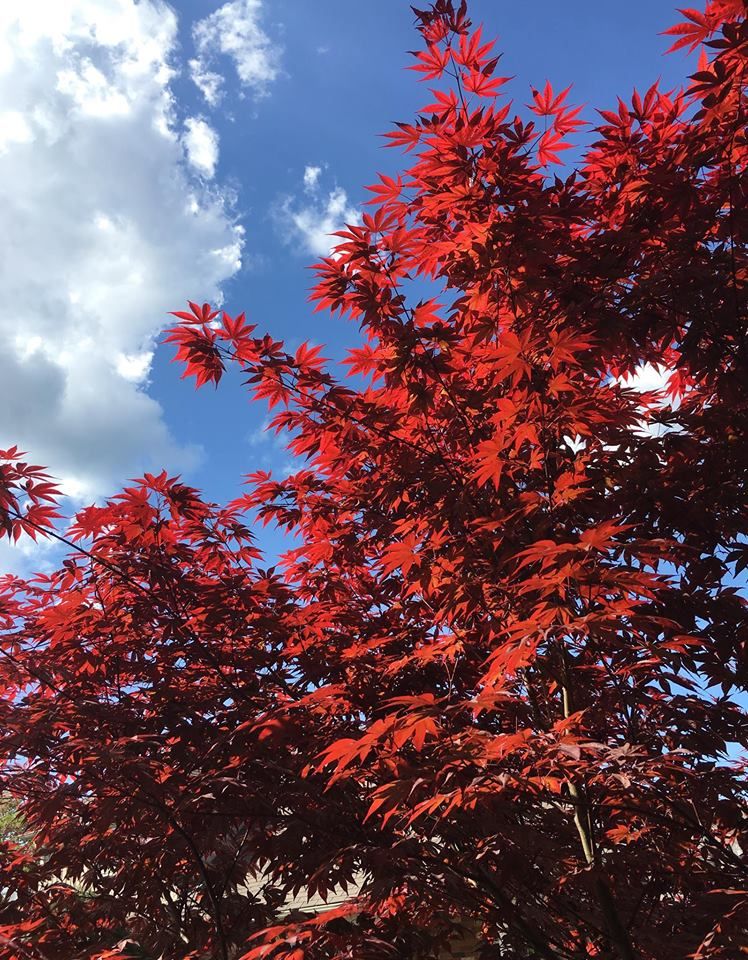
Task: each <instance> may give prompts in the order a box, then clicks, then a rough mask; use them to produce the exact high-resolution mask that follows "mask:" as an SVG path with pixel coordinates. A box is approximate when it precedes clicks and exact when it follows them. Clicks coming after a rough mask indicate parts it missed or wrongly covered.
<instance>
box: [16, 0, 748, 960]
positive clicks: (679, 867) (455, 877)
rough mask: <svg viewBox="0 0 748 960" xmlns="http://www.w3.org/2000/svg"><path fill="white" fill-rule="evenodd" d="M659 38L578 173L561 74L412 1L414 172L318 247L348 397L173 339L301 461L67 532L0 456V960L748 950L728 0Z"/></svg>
mask: <svg viewBox="0 0 748 960" xmlns="http://www.w3.org/2000/svg"><path fill="white" fill-rule="evenodd" d="M683 16H684V18H685V19H684V20H683V21H682V22H681V23H679V24H677V25H676V26H675V27H673V28H672V29H671V31H669V32H670V34H671V35H672V39H673V48H674V49H677V48H681V47H689V48H692V49H697V48H698V49H699V50H700V52H701V58H700V61H699V66H698V70H697V72H696V73H695V74H694V75H693V76H692V77H691V78H689V81H688V83H687V84H686V85H685V87H684V89H683V90H676V91H665V90H661V89H659V87H658V86H657V85H655V86H653V87H651V88H650V89H648V90H646V91H634V93H633V95H632V96H631V97H628V98H627V99H626V100H624V99H621V100H619V102H618V104H617V106H616V107H615V109H613V110H601V111H600V120H599V124H598V126H597V127H596V128H595V130H594V136H593V137H592V138H589V137H588V139H589V140H590V143H589V145H588V146H587V147H586V148H585V150H584V152H583V153H582V154H581V155H580V158H579V160H578V162H577V163H576V164H575V165H574V167H573V169H569V168H568V167H563V166H561V164H560V160H561V158H562V156H563V153H562V152H563V151H564V150H565V149H567V148H569V147H570V146H571V142H572V140H574V136H575V133H576V135H577V139H579V137H580V136H582V133H581V128H582V126H583V124H582V119H581V116H580V109H579V108H577V107H574V106H571V105H569V103H568V98H569V91H568V90H563V91H555V90H553V89H552V88H551V87H550V85H549V84H545V86H544V87H543V88H542V89H539V90H536V91H534V94H533V99H532V102H531V103H530V104H529V105H528V106H527V107H526V108H525V107H524V106H522V105H515V104H513V103H512V102H510V101H509V100H508V99H506V97H505V96H504V94H503V88H504V85H505V82H506V78H505V77H502V76H500V75H499V73H498V72H497V71H498V70H499V65H500V60H499V57H498V55H497V54H496V53H495V51H494V48H493V44H492V43H490V42H488V41H487V40H486V39H485V38H483V37H482V35H481V31H480V29H479V28H477V27H476V26H475V25H474V24H472V23H471V21H470V19H469V15H468V10H467V8H466V5H465V4H464V3H462V4H457V3H453V2H452V0H437V2H435V3H433V4H432V5H431V6H430V7H429V8H428V9H426V10H416V11H415V17H416V27H417V29H418V32H419V33H420V37H421V47H420V49H419V50H418V51H417V52H416V53H415V55H414V56H415V61H414V65H413V69H414V70H415V71H416V72H417V74H418V76H419V78H420V79H422V80H425V81H427V83H428V84H429V85H430V86H434V85H435V89H433V90H431V92H430V94H429V96H430V102H429V103H428V104H426V105H425V106H424V107H423V108H422V109H421V110H420V111H419V113H418V115H417V116H416V117H415V118H413V119H412V120H411V122H408V123H405V122H403V123H398V124H397V126H396V128H395V129H394V131H393V132H391V133H389V134H387V137H388V140H389V143H390V144H391V146H393V147H396V148H404V150H405V152H406V154H408V155H409V159H408V161H407V163H408V164H409V165H408V166H407V168H406V169H404V171H403V173H402V175H401V176H398V177H397V178H392V177H389V176H381V177H379V179H378V182H377V183H375V184H374V185H372V186H371V187H370V188H369V190H370V192H371V194H372V197H371V200H370V201H369V207H368V212H367V213H365V214H364V216H363V218H362V222H361V223H360V224H358V225H352V226H349V227H347V228H346V229H345V230H344V231H342V232H341V233H340V235H339V243H338V245H337V247H336V249H335V252H334V253H333V254H332V255H331V256H329V257H327V258H324V259H323V260H321V261H320V263H319V264H318V265H317V267H316V271H317V280H316V285H315V288H314V291H313V300H314V302H315V305H316V309H318V310H327V311H332V312H334V313H339V314H340V315H341V316H347V317H349V318H350V319H352V320H353V321H354V322H356V323H357V324H358V325H359V326H360V330H361V339H360V345H359V346H358V347H356V348H355V349H353V350H351V351H350V354H349V357H348V360H347V367H348V375H347V376H340V375H339V372H338V371H337V370H336V369H335V368H334V367H333V366H331V365H329V364H328V363H327V362H326V361H325V360H324V359H323V358H322V356H321V350H320V349H319V348H318V347H316V346H312V345H310V344H308V343H307V344H304V345H302V346H301V347H300V348H299V349H298V350H297V351H296V352H295V353H293V354H292V353H289V352H288V351H287V350H286V348H285V347H284V345H283V344H282V343H280V342H277V341H275V340H274V339H273V338H272V337H271V336H269V335H261V334H258V332H257V331H256V330H255V328H254V327H253V326H252V325H250V324H248V323H247V321H246V319H245V316H244V314H240V315H239V316H236V317H233V316H230V315H229V314H228V313H225V312H220V311H217V310H215V309H213V308H212V307H211V306H210V305H209V304H203V305H202V306H201V305H198V304H196V303H190V305H189V310H188V311H184V312H182V311H179V312H177V313H176V317H177V320H178V323H177V325H176V326H174V327H173V328H172V329H171V330H170V331H169V333H168V336H167V338H166V339H167V340H168V341H169V342H171V343H172V344H175V345H176V351H177V352H176V357H177V360H178V361H179V362H180V363H182V364H183V365H184V372H185V375H192V376H194V377H195V378H196V382H197V384H198V385H202V384H205V383H216V384H217V383H218V381H219V380H220V378H221V376H222V374H223V372H224V370H226V369H227V368H228V367H238V369H239V370H240V371H241V373H242V375H243V377H244V379H245V380H246V384H247V388H248V390H249V391H250V393H251V395H252V397H253V398H254V400H255V401H256V402H258V403H267V404H268V405H269V407H270V408H272V409H273V420H272V429H275V430H277V431H278V432H279V433H281V434H282V435H284V436H285V437H286V439H287V443H288V447H289V449H290V450H291V451H292V453H293V454H295V455H296V457H297V458H298V464H299V468H298V469H296V470H295V472H293V473H292V474H291V475H290V476H288V477H285V478H281V479H276V478H274V477H272V476H271V475H269V474H267V473H262V472H258V473H254V474H251V475H250V476H249V478H248V481H247V486H246V490H245V492H243V493H242V494H241V496H239V497H238V498H237V499H235V500H234V501H233V502H231V503H229V504H227V505H225V506H218V505H214V504H210V503H206V502H205V501H204V500H203V499H202V498H201V496H200V494H199V493H198V492H197V491H196V490H193V489H191V488H190V487H188V486H186V485H185V484H184V483H183V482H182V481H181V480H180V479H179V478H174V477H169V476H167V475H166V474H165V473H164V474H161V475H150V474H149V475H146V476H145V477H144V478H142V479H141V480H139V481H137V482H134V483H133V484H132V485H131V486H129V487H128V488H126V489H125V490H124V491H123V492H122V493H120V494H118V495H116V496H114V497H112V498H111V499H110V500H109V501H108V502H106V503H104V504H100V505H93V506H90V507H88V508H86V509H84V510H82V511H80V512H79V513H78V514H77V515H76V516H75V517H74V518H73V520H72V522H71V525H70V527H69V528H68V529H67V530H66V531H65V532H64V533H61V532H60V530H61V529H62V528H60V527H59V526H54V524H55V523H56V522H57V511H56V509H55V501H56V500H57V498H58V497H57V491H56V489H55V487H54V485H53V484H51V483H50V481H49V480H48V478H47V477H46V475H45V472H44V471H43V470H42V469H41V468H38V467H34V466H29V465H28V464H27V463H25V461H24V460H23V455H22V454H20V453H19V452H18V451H17V450H15V449H12V450H7V451H3V453H2V463H3V466H2V475H1V479H2V483H1V484H0V509H2V511H3V518H4V522H5V526H4V532H6V533H7V534H8V535H9V536H16V537H17V536H20V535H21V534H22V533H29V534H32V535H36V534H37V533H39V534H46V535H52V536H57V537H58V538H59V537H62V538H63V539H64V540H66V542H67V543H68V545H69V547H70V552H69V556H68V558H67V559H66V560H65V561H64V563H63V564H62V566H61V567H60V569H59V570H56V571H55V572H52V573H48V574H44V575H38V576H36V577H34V578H32V579H29V580H21V579H19V578H17V577H13V576H6V577H4V578H3V579H2V580H0V628H1V630H2V632H1V634H0V653H2V657H0V680H1V681H2V685H3V697H2V700H0V744H1V745H2V756H3V760H2V766H1V767H0V791H2V794H3V795H4V796H5V797H6V798H8V800H9V801H10V802H12V803H13V805H14V806H13V810H14V811H17V817H18V818H20V819H19V820H18V823H19V824H22V827H21V826H17V827H14V829H13V830H10V831H5V833H4V835H3V837H2V838H0V843H2V846H3V859H2V862H1V863H0V870H1V871H2V881H1V882H0V957H2V958H3V960H11V958H19V960H20V958H34V960H73V958H81V960H84V958H85V960H94V958H101V960H103V958H120V957H143V958H151V960H155V958H157V957H159V958H161V957H163V958H164V960H183V958H188V957H189V958H194V960H228V958H239V957H246V958H247V960H264V958H267V960H303V958H309V960H317V958H319V960H322V958H324V960H342V958H372V960H374V958H376V960H385V958H400V957H406V958H416V957H418V958H429V957H434V958H436V957H441V956H445V955H447V951H448V950H449V949H451V950H453V951H458V952H459V951H460V950H461V949H469V950H470V951H471V954H472V955H473V956H476V957H481V958H484V960H489V958H497V960H498V958H502V960H504V958H506V960H515V958H516V960H529V958H544V960H577V958H579V960H581V958H584V957H596V958H609V960H686V958H693V960H707V958H715V960H716V958H721V960H736V958H737V957H738V956H742V955H743V954H744V953H745V950H746V943H748V863H746V859H745V850H746V847H747V846H748V843H747V841H746V823H747V816H748V809H747V807H746V780H745V763H744V761H743V760H740V759H737V758H738V756H739V753H740V751H741V750H746V749H748V728H746V714H745V709H744V704H745V702H746V701H745V694H746V691H747V690H748V656H747V653H748V651H747V645H748V608H747V605H746V597H745V591H744V590H743V582H744V579H743V578H744V570H745V568H746V567H747V566H748V539H747V535H748V513H747V510H746V503H747V501H746V494H747V492H748V445H747V444H746V434H747V433H748V345H747V344H748V337H747V336H746V333H747V331H746V311H745V279H746V262H745V256H744V251H745V228H746V215H745V209H746V207H745V193H746V178H745V165H746V156H747V151H746V146H747V145H746V126H745V120H744V110H745V104H744V100H745V73H746V58H745V54H746V25H745V4H744V3H743V2H742V0H709V2H708V3H707V4H706V7H705V9H703V10H686V11H683ZM647 379H649V380H650V381H651V382H652V383H651V384H649V385H648V383H647ZM258 523H274V524H277V525H279V526H280V527H281V528H283V529H285V530H288V531H289V532H290V533H292V534H293V535H294V539H293V544H292V546H291V547H290V549H289V550H288V551H287V553H286V554H285V556H284V558H283V561H282V563H280V564H279V565H276V566H273V567H268V566H267V563H266V561H264V560H263V557H262V554H261V552H260V551H259V549H258V548H257V544H256V537H255V535H254V533H253V527H254V525H255V524H258ZM741 698H742V699H741ZM13 816H14V817H15V816H16V813H14V815H13ZM13 822H14V823H16V821H15V820H13ZM313 898H317V899H321V900H322V901H325V900H327V899H329V900H330V904H328V908H327V909H322V910H312V909H307V910H305V909H304V903H305V901H307V900H310V899H313Z"/></svg>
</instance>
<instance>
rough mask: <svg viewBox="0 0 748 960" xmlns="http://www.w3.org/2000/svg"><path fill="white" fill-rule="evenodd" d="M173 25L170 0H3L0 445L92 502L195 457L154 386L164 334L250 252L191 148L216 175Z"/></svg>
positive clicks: (215, 295)
mask: <svg viewBox="0 0 748 960" xmlns="http://www.w3.org/2000/svg"><path fill="white" fill-rule="evenodd" d="M176 29H177V23H176V17H175V14H174V13H173V11H172V10H171V8H170V7H168V6H167V5H166V4H164V3H162V2H161V0H12V2H9V0H6V2H4V3H0V208H1V209H2V211H3V231H2V234H1V235H0V288H1V289H2V291H3V303H4V308H3V310H2V311H1V312H0V447H3V446H9V445H11V444H14V443H18V444H19V446H20V447H21V448H22V449H24V450H27V451H29V455H30V456H31V458H32V459H33V461H34V462H37V463H45V464H48V465H49V467H50V469H51V471H52V472H53V473H54V474H55V475H57V476H58V477H61V478H62V479H63V482H64V485H65V488H66V490H67V491H68V492H69V493H70V494H71V495H73V496H75V497H76V498H80V499H91V498H94V497H97V496H100V495H103V494H106V493H107V492H110V491H112V490H113V489H115V488H116V487H118V486H119V485H120V484H121V483H122V481H123V480H125V479H126V478H128V477H130V476H133V475H134V473H136V472H137V471H140V470H143V469H154V468H158V467H160V466H161V465H163V466H166V467H167V468H169V469H173V470H181V469H185V468H188V467H189V466H190V465H191V464H193V463H194V462H195V461H196V458H197V457H199V450H197V449H196V448H194V447H190V446H184V445H182V444H180V443H178V442H177V441H176V440H175V439H174V438H173V437H172V436H171V434H170V432H169V430H168V428H167V426H166V424H165V423H164V419H163V411H162V409H161V407H160V406H159V404H158V403H157V402H156V400H154V399H153V398H152V397H151V396H149V395H148V393H147V392H146V390H147V385H148V376H149V372H150V365H151V360H152V356H153V354H152V350H153V343H154V338H155V337H156V336H157V334H158V332H159V330H160V328H161V327H162V326H163V325H164V324H165V323H167V322H168V317H167V316H166V314H167V311H169V310H172V309H175V308H179V307H180V306H181V305H182V304H183V303H184V301H185V299H186V298H187V297H188V296H189V297H191V298H192V299H200V300H203V299H205V300H217V299H219V298H220V289H221V285H222V284H223V282H224V281H225V280H227V279H228V278H229V277H231V276H232V275H233V274H234V273H235V272H236V271H237V270H238V268H239V265H240V256H241V248H242V230H241V228H240V227H238V226H237V225H236V224H235V223H234V221H233V218H232V215H231V210H230V209H229V204H228V201H227V200H226V199H225V195H223V194H222V193H221V192H220V190H219V189H218V188H216V187H213V188H211V190H209V191H208V190H206V189H205V187H204V186H203V185H202V181H201V179H200V178H199V177H196V176H195V175H194V174H193V173H192V168H191V166H190V164H188V162H187V158H186V156H185V149H187V150H188V151H189V159H190V160H191V163H192V164H194V165H195V166H197V167H200V166H201V167H202V170H201V172H202V173H203V174H204V175H208V174H209V172H210V171H211V170H212V166H213V165H214V162H215V161H214V153H211V147H210V146H206V144H207V143H208V142H210V143H213V141H210V138H209V137H204V142H203V143H202V144H201V149H202V152H201V151H200V150H198V149H197V145H196V143H194V142H193V143H192V144H191V145H190V143H189V141H188V140H187V139H186V140H185V142H184V143H183V142H182V140H180V136H179V131H178V128H177V122H176V118H175V106H174V102H173V98H172V92H171V87H170V84H171V80H172V78H173V75H174V71H173V68H172V65H171V62H172V61H171V58H172V56H173V55H174V51H175V49H176ZM206 126H207V125H206ZM208 130H209V128H208ZM193 133H194V128H193ZM206 133H207V131H205V130H202V129H201V128H198V141H199V137H200V135H201V134H206ZM189 136H190V129H189V128H188V131H187V134H186V137H189ZM213 147H217V145H216V144H215V143H213Z"/></svg>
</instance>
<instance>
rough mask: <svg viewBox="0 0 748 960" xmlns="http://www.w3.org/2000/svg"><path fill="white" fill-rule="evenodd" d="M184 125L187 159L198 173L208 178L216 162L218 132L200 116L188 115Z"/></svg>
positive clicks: (214, 170)
mask: <svg viewBox="0 0 748 960" xmlns="http://www.w3.org/2000/svg"><path fill="white" fill-rule="evenodd" d="M184 127H185V134H184V146H185V149H186V150H187V159H188V160H189V162H190V163H191V164H192V166H193V167H194V168H195V170H197V172H198V173H201V174H202V175H203V176H204V177H206V178H207V179H210V178H211V177H213V176H214V174H215V172H216V164H217V163H218V134H217V133H216V131H215V130H214V129H213V128H212V127H211V126H210V124H209V123H206V121H205V120H203V119H202V118H201V117H188V118H187V120H185V122H184Z"/></svg>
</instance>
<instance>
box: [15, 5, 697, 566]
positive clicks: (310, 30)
mask: <svg viewBox="0 0 748 960" xmlns="http://www.w3.org/2000/svg"><path fill="white" fill-rule="evenodd" d="M424 4H425V0H424ZM424 4H422V5H424ZM471 11H472V16H473V19H474V20H475V21H479V22H483V23H484V25H485V33H486V36H490V37H493V36H496V35H498V36H499V38H500V40H499V49H500V50H502V51H503V52H504V60H503V64H502V66H503V69H502V71H501V72H502V73H503V74H509V75H513V76H514V77H515V79H514V80H513V82H512V84H511V85H510V87H509V88H508V89H509V95H511V96H513V97H514V98H515V99H516V101H517V103H518V104H524V103H526V102H527V101H528V99H529V97H530V92H529V91H530V85H531V84H532V85H534V86H542V84H543V83H544V82H545V80H546V79H548V80H550V81H551V83H552V84H553V86H554V88H561V87H563V86H566V85H567V84H569V83H573V85H574V86H573V89H572V94H571V96H570V100H574V101H575V102H577V103H586V104H587V108H586V111H587V112H586V117H587V118H588V119H593V120H594V116H595V115H594V109H593V108H594V107H595V106H599V107H607V106H610V105H612V104H614V103H615V97H616V95H617V94H619V93H620V94H624V95H628V94H630V92H631V89H632V87H633V86H634V85H637V86H638V87H639V88H640V89H646V87H647V86H649V84H650V83H652V82H653V81H654V80H656V79H658V78H660V79H661V80H662V82H663V84H664V85H665V86H673V85H677V84H678V83H679V82H682V80H683V79H684V77H685V76H686V74H687V73H688V72H692V70H691V65H690V64H689V63H688V62H687V61H686V58H685V57H684V55H683V54H681V53H679V54H675V55H673V56H669V57H664V56H663V53H664V51H665V49H666V48H667V46H668V42H667V40H666V38H664V37H662V36H658V34H659V33H660V32H661V31H662V30H664V29H665V28H666V27H668V26H669V25H670V24H672V23H673V22H675V21H676V20H677V19H678V14H677V13H676V11H675V9H674V4H672V3H671V2H670V0H631V2H629V3H628V4H627V5H626V6H625V9H622V8H621V6H620V5H619V4H612V3H600V2H593V0H574V2H573V3H564V4H560V3H558V2H557V0H535V2H534V3H533V4H516V3H512V4H510V3H508V2H500V0H494V2H491V0H473V2H472V3H471ZM415 46H417V37H416V34H415V31H414V29H413V17H412V13H411V11H410V7H409V5H408V3H406V2H401V0H379V2H378V3H363V2H351V0H348V2H343V0H316V2H313V3H312V2H309V0H228V2H221V0H179V2H176V0H175V2H172V3H171V4H166V3H163V2H160V0H139V2H136V0H5V2H4V3H3V4H2V5H1V6H0V62H2V64H3V66H2V68H1V69H0V206H2V208H3V209H4V210H5V211H6V214H5V228H6V229H5V231H4V236H3V237H2V238H0V244H1V245H2V249H1V250H0V283H2V285H3V289H4V292H5V298H4V299H5V303H6V309H5V311H4V316H0V341H2V348H3V349H2V350H1V351H0V446H4V445H10V444H12V443H19V444H20V445H21V446H22V447H23V448H24V449H27V450H28V451H29V453H30V454H31V455H32V457H33V459H34V460H35V461H36V462H43V463H48V464H49V465H50V468H51V469H52V471H53V472H54V473H56V474H57V475H58V476H60V477H62V479H63V481H64V484H65V488H66V490H67V491H68V492H69V493H70V494H71V501H70V503H71V507H72V506H74V505H75V504H76V503H82V502H85V501H90V500H91V499H93V498H96V497H102V496H105V495H106V494H108V493H112V492H114V490H116V488H117V487H118V486H119V485H121V484H122V482H124V481H125V480H126V479H127V478H128V477H132V476H134V475H136V474H137V473H138V472H141V471H142V470H144V469H154V468H156V467H159V466H161V465H163V466H165V467H167V468H168V469H170V470H173V471H178V472H181V473H182V474H183V475H184V476H185V478H186V479H187V480H189V481H190V482H192V483H194V484H195V485H197V486H199V487H201V488H202V489H203V490H205V492H206V494H207V495H208V496H209V497H211V498H214V499H218V500H224V499H227V498H229V497H231V496H232V495H234V494H235V493H236V491H237V490H238V485H239V481H240V476H241V474H243V473H246V472H249V471H250V470H253V469H258V468H264V469H267V468H270V467H273V468H276V469H280V470H283V469H284V467H286V466H287V464H288V457H287V455H286V454H285V452H284V451H283V449H282V448H281V447H279V446H278V445H277V444H274V443H273V442H272V440H271V439H270V438H269V437H267V436H264V435H263V433H262V424H263V421H264V419H265V411H264V409H262V408H261V407H259V406H252V405H251V404H250V403H249V402H248V400H247V396H246V395H245V393H244V392H243V390H242V389H241V387H240V385H239V383H238V380H237V378H228V379H227V380H226V381H225V382H224V383H223V384H222V385H221V387H220V388H219V390H218V391H217V392H215V391H213V390H212V389H211V390H203V391H201V392H199V393H195V391H194V390H193V388H192V386H191V384H188V383H185V382H184V381H180V379H179V373H180V371H179V370H178V368H176V367H175V366H174V365H172V364H171V363H170V362H169V361H170V356H171V351H170V350H169V349H168V348H164V347H162V346H158V345H157V344H158V337H159V331H160V330H161V329H162V328H163V326H164V323H165V313H166V311H167V310H169V309H179V308H180V307H181V306H182V304H183V302H184V301H185V300H186V299H187V298H190V299H193V300H200V301H202V300H206V299H207V300H212V301H215V300H216V299H219V298H222V299H223V303H224V305H225V307H226V309H228V310H229V311H230V312H231V313H235V312H239V311H240V310H242V309H244V310H246V311H247V313H248V316H249V317H250V319H251V320H252V321H253V322H255V323H257V324H258V326H259V328H260V329H261V330H268V331H269V332H271V333H272V334H273V336H275V337H277V338H282V339H286V340H288V341H289V342H290V343H291V344H292V345H294V346H295V345H297V344H298V343H299V342H300V341H302V340H306V339H310V340H313V341H315V342H317V343H323V344H326V345H327V349H326V351H325V352H326V355H327V356H331V357H333V358H338V357H341V356H342V354H343V352H344V350H345V348H346V346H349V345H352V344H354V343H355V342H356V339H357V331H356V329H355V328H353V327H351V326H349V325H347V324H346V323H345V322H344V321H340V320H338V319H334V320H333V319H331V318H329V317H325V316H324V315H323V314H313V313H312V312H311V309H310V308H309V305H308V304H307V300H306V298H307V292H308V288H309V285H310V282H311V274H310V272H309V270H308V269H306V268H307V267H308V266H309V265H310V264H311V263H312V262H313V261H314V259H315V254H319V253H320V252H322V251H323V250H324V249H325V247H326V244H327V241H326V239H325V232H326V231H327V230H329V229H335V228H338V227H339V226H340V225H341V224H342V221H343V220H344V219H345V218H346V217H355V215H356V210H357V208H358V207H359V205H360V204H361V202H362V201H363V200H364V199H365V197H366V194H365V191H364V190H363V186H364V185H365V184H367V183H372V182H373V181H374V180H375V174H376V172H377V171H383V172H389V173H393V172H395V171H397V170H399V169H401V168H402V165H403V163H404V162H405V158H403V156H402V155H401V154H398V153H397V152H396V151H392V150H385V149H384V148H383V147H382V140H381V137H380V136H379V135H380V134H381V133H383V132H385V131H386V130H388V129H390V127H391V124H392V123H393V121H395V120H406V121H407V120H409V119H411V117H412V115H413V113H414V112H415V110H416V109H417V108H418V106H419V104H421V103H423V102H424V98H425V97H427V95H428V94H427V90H426V88H425V87H424V85H423V84H419V83H418V81H417V79H416V75H415V74H414V73H412V72H410V71H406V70H405V69H404V68H405V67H406V66H407V65H408V64H409V63H410V62H411V61H410V58H409V57H408V55H407V50H408V49H412V48H414V47H415ZM196 81H197V82H196ZM505 89H507V88H505ZM22 550H23V563H30V562H34V560H35V559H36V558H35V557H34V556H33V554H32V555H29V554H30V553H31V551H30V550H29V549H28V548H27V547H23V546H22ZM0 564H2V565H4V566H5V567H8V566H18V565H19V564H21V561H20V560H19V554H18V553H16V554H13V555H11V554H9V552H8V548H7V547H6V548H3V552H2V553H0ZM21 565H22V564H21Z"/></svg>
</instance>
